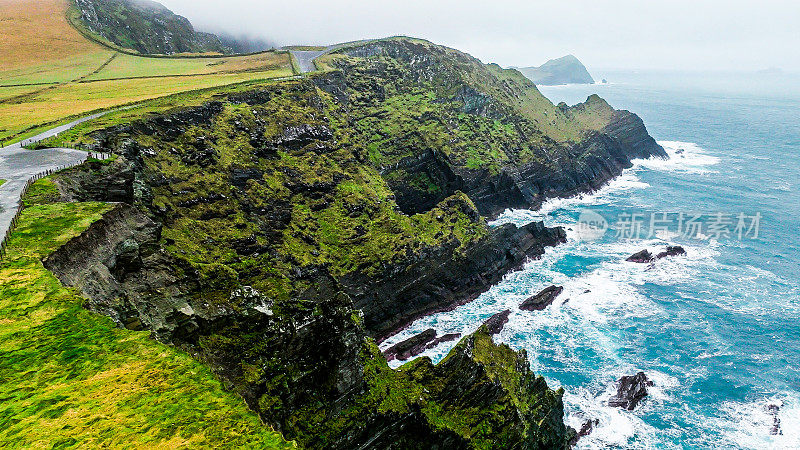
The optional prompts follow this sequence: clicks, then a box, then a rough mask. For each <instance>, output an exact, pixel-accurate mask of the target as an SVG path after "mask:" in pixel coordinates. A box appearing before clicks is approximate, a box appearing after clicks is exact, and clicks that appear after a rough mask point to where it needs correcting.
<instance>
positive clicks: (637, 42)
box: [161, 0, 800, 71]
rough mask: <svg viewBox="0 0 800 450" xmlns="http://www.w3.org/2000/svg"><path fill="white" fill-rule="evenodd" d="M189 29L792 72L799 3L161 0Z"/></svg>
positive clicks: (281, 40) (495, 57)
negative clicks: (416, 40)
mask: <svg viewBox="0 0 800 450" xmlns="http://www.w3.org/2000/svg"><path fill="white" fill-rule="evenodd" d="M161 2H162V3H163V4H164V5H166V6H167V7H169V8H170V9H172V10H173V11H175V12H176V13H178V14H181V15H184V16H186V17H188V18H189V19H190V20H192V22H193V23H194V24H195V26H196V27H197V28H198V29H202V30H210V31H223V30H224V31H228V32H232V33H234V34H249V35H254V36H259V37H262V38H265V39H268V40H269V41H271V42H275V43H277V44H279V45H288V44H326V43H335V42H344V41H351V40H356V39H362V38H375V37H386V36H391V35H410V36H415V37H422V38H426V39H429V40H431V41H434V42H436V43H440V44H445V45H448V46H451V47H455V48H458V49H460V50H464V51H466V52H468V53H471V54H472V55H474V56H476V57H478V58H480V59H481V60H483V61H484V62H497V63H499V64H501V65H504V66H512V65H515V66H527V65H539V64H541V63H543V62H544V61H546V60H547V59H550V58H553V57H558V56H562V55H565V54H567V53H573V54H575V55H576V56H577V57H578V58H580V59H581V60H582V61H583V62H584V63H585V64H586V65H587V66H588V67H589V69H590V70H591V69H592V68H594V69H608V68H622V69H679V70H684V69H694V68H697V69H703V70H706V69H720V70H758V69H763V68H767V67H781V68H783V69H786V70H792V71H796V70H800V1H798V0H782V1H779V0H754V1H742V0H727V1H726V0H658V1H651V0H552V1H550V0H548V1H538V0H533V1H527V2H523V1H508V0H494V1H492V0H488V1H486V0H484V1H473V0H461V1H450V0H445V1H435V0H391V1H389V0H371V1H359V2H356V1H336V0H327V1H326V0H309V1H292V0H281V1H257V0H222V1H219V0H161Z"/></svg>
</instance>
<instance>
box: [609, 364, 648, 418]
mask: <svg viewBox="0 0 800 450" xmlns="http://www.w3.org/2000/svg"><path fill="white" fill-rule="evenodd" d="M649 386H653V382H652V381H650V380H648V379H647V375H645V374H644V372H639V373H637V374H636V375H632V376H624V377H622V378H620V379H619V381H618V382H617V393H616V394H615V395H614V396H613V397H611V398H610V399H609V400H608V406H617V407H620V408H625V409H627V410H629V411H632V410H633V409H634V408H636V405H638V404H639V402H640V401H642V399H644V398H645V397H647V388H648V387H649Z"/></svg>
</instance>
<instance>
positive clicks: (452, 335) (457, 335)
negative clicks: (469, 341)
mask: <svg viewBox="0 0 800 450" xmlns="http://www.w3.org/2000/svg"><path fill="white" fill-rule="evenodd" d="M460 337H461V333H448V334H445V335H442V336H439V337H437V338H436V339H434V340H433V341H432V342H431V343H430V344H428V345H426V346H425V350H428V349H431V348H434V347H436V346H437V345H439V344H441V343H443V342H450V341H455V340H456V339H458V338H460Z"/></svg>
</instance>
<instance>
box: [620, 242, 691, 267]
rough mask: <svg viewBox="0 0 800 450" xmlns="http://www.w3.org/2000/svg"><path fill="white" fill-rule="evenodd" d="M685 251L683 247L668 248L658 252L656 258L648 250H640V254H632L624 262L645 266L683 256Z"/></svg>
mask: <svg viewBox="0 0 800 450" xmlns="http://www.w3.org/2000/svg"><path fill="white" fill-rule="evenodd" d="M685 254H686V250H684V248H683V247H681V246H679V245H676V246H668V247H667V250H666V251H663V252H660V253H659V254H657V255H656V256H653V254H652V253H650V252H649V251H648V250H642V251H640V252H637V253H634V254H633V255H631V256H629V257H628V259H626V260H625V261H628V262H634V263H640V264H646V263H651V262H653V261H656V260H658V259H662V258H667V257H670V256H681V255H685Z"/></svg>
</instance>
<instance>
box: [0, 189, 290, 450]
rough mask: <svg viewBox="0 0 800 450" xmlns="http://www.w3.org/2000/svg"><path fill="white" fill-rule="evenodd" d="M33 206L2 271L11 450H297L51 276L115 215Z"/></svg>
mask: <svg viewBox="0 0 800 450" xmlns="http://www.w3.org/2000/svg"><path fill="white" fill-rule="evenodd" d="M43 181H44V180H40V181H39V183H40V184H42V185H43V186H44V185H45V184H44V183H42V182H43ZM45 189H46V188H45ZM26 204H27V205H28V206H29V208H27V209H26V210H25V211H24V212H23V213H22V216H21V217H20V222H19V226H18V228H17V230H16V231H15V233H14V234H13V236H12V238H11V241H10V242H9V247H8V257H7V258H6V259H4V260H3V261H2V262H0V349H1V350H2V351H0V379H2V380H3V382H2V383H0V395H1V396H2V397H3V399H4V400H3V402H2V404H1V405H0V417H2V419H0V423H2V426H0V440H2V442H3V444H4V445H5V446H10V447H20V448H22V447H58V448H89V447H94V448H99V447H109V446H111V447H116V446H133V447H162V448H165V447H183V446H200V447H206V446H207V447H215V448H223V447H226V448H241V447H250V446H256V447H260V448H286V447H292V446H291V445H289V444H287V443H286V442H285V441H284V440H283V439H282V438H281V436H280V435H279V434H278V433H276V432H274V431H272V430H270V429H269V428H268V427H266V426H264V425H263V424H262V423H261V422H260V421H259V420H258V418H257V416H255V415H254V414H253V413H252V412H251V411H249V410H248V409H247V407H246V406H245V405H243V404H242V403H241V401H240V400H239V399H238V398H236V396H235V395H233V394H231V393H229V392H226V391H225V390H224V389H223V388H222V385H221V383H220V382H219V381H217V380H216V379H215V378H214V376H213V375H212V373H211V372H210V371H209V370H208V368H206V367H204V366H203V365H202V364H200V363H199V362H197V361H195V360H194V359H192V358H191V357H190V356H189V355H187V354H185V353H182V352H180V351H178V350H176V349H174V348H171V347H168V346H166V345H163V344H160V343H158V342H155V341H153V340H152V339H150V338H149V336H148V333H141V332H133V331H128V330H125V329H120V328H118V327H116V325H115V324H114V323H113V322H112V321H111V320H110V319H108V318H106V317H102V316H99V315H97V314H94V313H92V312H89V311H87V310H85V309H84V308H83V302H84V301H85V299H83V298H81V297H79V296H78V295H76V293H75V292H74V291H72V290H70V289H66V288H64V287H63V286H62V285H61V284H60V283H59V281H58V280H57V279H56V278H55V277H54V276H53V275H52V274H51V273H50V272H48V271H47V270H46V269H45V268H44V267H43V266H42V262H41V259H42V258H43V257H46V256H47V255H48V254H49V253H51V252H52V251H53V250H54V249H55V248H57V247H58V246H60V245H62V244H64V243H65V242H67V241H68V240H69V239H71V238H73V237H74V236H76V235H77V234H79V233H80V232H82V231H83V230H85V229H86V228H87V227H88V226H89V225H90V224H91V223H92V222H94V221H96V220H98V219H99V218H100V217H101V216H102V214H104V213H106V212H108V211H109V210H110V209H111V208H112V206H111V205H107V204H103V203H55V204H52V203H51V204H44V205H42V204H38V202H37V201H36V200H35V199H34V198H31V197H29V198H27V199H26Z"/></svg>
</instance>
